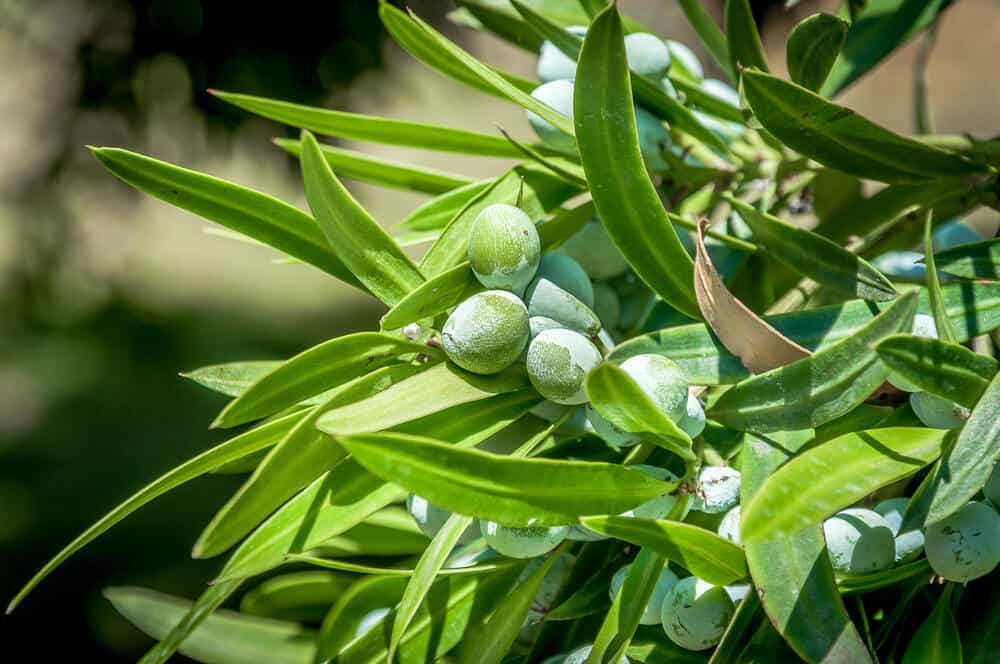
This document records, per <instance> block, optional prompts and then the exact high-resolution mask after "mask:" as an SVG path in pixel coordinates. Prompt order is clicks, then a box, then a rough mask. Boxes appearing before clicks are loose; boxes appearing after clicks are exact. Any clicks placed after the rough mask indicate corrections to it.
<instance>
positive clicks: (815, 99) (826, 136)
mask: <svg viewBox="0 0 1000 664" xmlns="http://www.w3.org/2000/svg"><path fill="white" fill-rule="evenodd" d="M743 91H744V94H745V95H746V99H747V102H748V103H749V104H750V108H751V109H752V110H753V113H754V115H755V116H756V118H757V119H758V120H759V121H760V123H761V124H762V125H764V128H765V129H767V130H768V131H769V132H771V133H772V134H774V135H775V136H776V137H777V138H778V139H780V140H781V141H782V142H783V143H785V144H786V145H787V146H788V147H790V148H792V149H794V150H797V151H798V152H801V153H802V154H803V155H805V156H807V157H810V158H812V159H815V160H816V161H818V162H820V163H821V164H823V165H824V166H829V167H830V168H836V169H837V170H840V171H843V172H845V173H849V174H851V175H857V176H858V177H864V178H870V179H872V180H880V181H882V182H890V183H892V182H903V183H906V182H920V181H923V180H938V179H941V178H946V177H960V176H965V175H975V174H977V173H983V172H984V171H986V170H987V169H986V168H985V167H983V166H980V165H979V164H976V163H974V162H972V161H969V160H968V159H966V158H965V157H962V156H959V155H957V154H955V153H951V152H946V151H945V150H941V149H938V148H935V147H931V146H929V145H927V144H925V143H921V142H919V141H915V140H913V139H910V138H905V137H903V136H900V135H898V134H894V133H893V132H891V131H889V130H888V129H884V128H882V127H880V126H878V125H877V124H875V123H873V122H872V121H870V120H868V119H867V118H865V117H863V116H861V115H859V114H858V113H856V112H855V111H852V110H851V109H849V108H845V107H843V106H838V105H836V104H833V103H831V102H829V101H827V100H825V99H823V98H822V97H820V96H819V95H817V94H815V93H814V92H812V91H810V90H808V89H806V88H803V87H801V86H798V85H795V84H794V83H789V82H788V81H783V80H782V79H780V78H777V77H776V76H771V75H770V74H765V73H764V72H760V71H755V70H746V71H744V72H743Z"/></svg>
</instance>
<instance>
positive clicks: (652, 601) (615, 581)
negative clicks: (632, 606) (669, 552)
mask: <svg viewBox="0 0 1000 664" xmlns="http://www.w3.org/2000/svg"><path fill="white" fill-rule="evenodd" d="M631 568H632V565H631V564H628V565H625V566H623V567H622V568H620V569H619V570H618V571H617V572H615V575H614V576H613V577H611V587H610V588H608V595H610V597H611V601H612V602H613V601H615V597H617V596H618V593H619V592H621V589H622V585H624V583H625V577H626V576H628V571H629V569H631ZM677 581H678V579H677V575H676V574H674V573H673V572H671V571H670V568H669V567H667V566H666V565H664V566H663V570H662V571H661V572H660V577H659V578H658V579H657V580H656V585H655V586H653V594H652V595H651V596H650V597H649V602H647V603H646V608H645V609H643V611H642V617H641V618H639V624H640V625H655V624H657V623H659V622H660V615H661V614H662V613H663V600H664V599H666V597H667V595H668V594H670V591H671V590H673V588H674V586H675V585H677Z"/></svg>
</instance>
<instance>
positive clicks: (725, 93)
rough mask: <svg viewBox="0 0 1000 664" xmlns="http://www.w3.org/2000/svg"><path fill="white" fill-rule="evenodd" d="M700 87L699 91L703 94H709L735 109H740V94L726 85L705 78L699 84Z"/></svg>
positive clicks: (716, 80)
mask: <svg viewBox="0 0 1000 664" xmlns="http://www.w3.org/2000/svg"><path fill="white" fill-rule="evenodd" d="M700 87H701V91H702V92H704V93H705V94H709V95H711V96H713V97H715V98H716V99H718V100H719V101H722V102H725V103H727V104H729V105H730V106H733V107H735V108H739V107H740V93H739V92H737V91H736V90H734V89H733V87H732V86H731V85H729V84H728V83H724V82H722V81H720V80H718V79H714V78H706V79H705V80H704V81H702V82H701V86H700Z"/></svg>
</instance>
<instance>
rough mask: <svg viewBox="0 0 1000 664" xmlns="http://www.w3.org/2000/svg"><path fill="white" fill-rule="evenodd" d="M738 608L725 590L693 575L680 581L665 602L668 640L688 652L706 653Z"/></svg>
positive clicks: (715, 642)
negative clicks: (700, 651) (704, 651)
mask: <svg viewBox="0 0 1000 664" xmlns="http://www.w3.org/2000/svg"><path fill="white" fill-rule="evenodd" d="M735 611H736V607H735V605H734V604H733V600H732V599H730V597H729V595H728V594H727V593H726V590H725V588H721V587H719V586H713V585H712V584H710V583H708V582H706V581H702V580H701V579H698V578H695V577H693V576H689V577H686V578H684V579H681V580H680V581H678V582H677V583H676V584H674V587H673V589H672V590H671V591H670V593H669V594H668V595H667V597H666V599H665V600H664V601H663V609H662V612H661V614H660V622H661V624H662V625H663V631H664V632H666V634H667V638H669V639H670V640H671V641H673V642H674V643H676V644H677V645H679V646H680V647H681V648H686V649H687V650H706V649H708V648H711V647H712V646H714V645H715V644H717V643H718V642H719V641H720V640H721V639H722V634H723V633H724V632H725V631H726V627H727V626H728V625H729V621H730V620H732V618H733V613H735Z"/></svg>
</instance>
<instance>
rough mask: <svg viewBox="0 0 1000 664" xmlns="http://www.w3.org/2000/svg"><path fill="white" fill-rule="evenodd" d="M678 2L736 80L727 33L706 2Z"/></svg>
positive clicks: (696, 29)
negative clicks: (716, 20)
mask: <svg viewBox="0 0 1000 664" xmlns="http://www.w3.org/2000/svg"><path fill="white" fill-rule="evenodd" d="M677 4H679V5H680V6H681V10H682V11H683V12H684V16H686V17H687V20H688V23H690V24H691V27H692V28H694V31H695V32H697V33H698V37H700V38H701V43H702V44H704V46H705V49H706V50H707V51H708V52H709V53H710V54H711V55H712V59H713V60H715V63H716V64H717V65H719V66H720V67H722V69H723V70H725V71H726V74H727V75H728V76H729V80H731V81H735V80H736V76H735V75H734V74H733V72H732V70H731V69H730V67H731V66H732V60H731V59H730V57H729V44H728V42H727V41H726V35H725V34H724V33H723V32H722V29H721V28H719V26H718V25H716V23H715V20H714V19H713V18H712V17H711V16H710V15H709V13H708V11H707V10H706V9H705V4H704V3H703V2H701V0H677ZM737 121H739V119H738V120H737Z"/></svg>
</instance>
